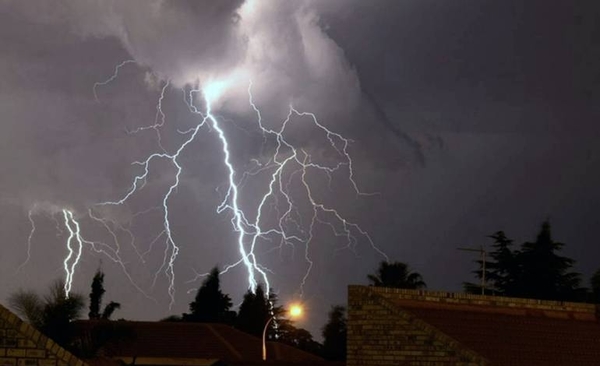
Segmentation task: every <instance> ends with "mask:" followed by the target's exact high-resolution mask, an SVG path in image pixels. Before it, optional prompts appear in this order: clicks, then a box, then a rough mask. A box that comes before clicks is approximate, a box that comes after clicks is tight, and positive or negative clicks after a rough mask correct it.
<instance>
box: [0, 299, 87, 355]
mask: <svg viewBox="0 0 600 366" xmlns="http://www.w3.org/2000/svg"><path fill="white" fill-rule="evenodd" d="M0 319H4V320H5V321H6V322H7V323H8V324H9V326H12V327H14V328H15V329H17V330H18V331H19V333H21V334H22V335H24V336H25V337H27V338H28V339H30V340H31V341H32V342H34V343H35V344H36V346H38V347H40V348H44V349H45V350H46V351H48V352H49V353H51V354H52V355H54V356H55V357H56V358H57V359H58V360H61V361H63V362H66V363H67V365H69V366H88V364H87V363H85V362H83V361H82V360H81V359H79V358H78V357H76V356H75V355H74V354H72V353H71V352H69V351H67V350H66V349H64V348H63V347H61V346H60V345H59V344H58V343H56V342H54V341H53V340H52V339H50V338H48V337H46V336H45V335H43V334H42V333H41V332H40V331H39V330H37V329H36V328H35V327H33V326H32V325H31V324H29V323H27V322H24V321H23V320H21V318H19V317H18V316H16V315H15V314H14V313H13V312H12V311H10V310H8V309H7V308H6V307H4V306H3V305H2V304H0Z"/></svg>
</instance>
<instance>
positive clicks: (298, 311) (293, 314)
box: [262, 304, 302, 361]
mask: <svg viewBox="0 0 600 366" xmlns="http://www.w3.org/2000/svg"><path fill="white" fill-rule="evenodd" d="M288 313H289V316H290V318H292V319H293V318H298V317H300V316H301V315H302V305H300V304H293V305H291V306H290V308H289V310H288ZM273 319H275V316H272V317H270V318H269V320H267V324H265V328H264V329H263V336H262V359H263V361H266V360H267V328H268V327H269V324H271V322H272V321H273Z"/></svg>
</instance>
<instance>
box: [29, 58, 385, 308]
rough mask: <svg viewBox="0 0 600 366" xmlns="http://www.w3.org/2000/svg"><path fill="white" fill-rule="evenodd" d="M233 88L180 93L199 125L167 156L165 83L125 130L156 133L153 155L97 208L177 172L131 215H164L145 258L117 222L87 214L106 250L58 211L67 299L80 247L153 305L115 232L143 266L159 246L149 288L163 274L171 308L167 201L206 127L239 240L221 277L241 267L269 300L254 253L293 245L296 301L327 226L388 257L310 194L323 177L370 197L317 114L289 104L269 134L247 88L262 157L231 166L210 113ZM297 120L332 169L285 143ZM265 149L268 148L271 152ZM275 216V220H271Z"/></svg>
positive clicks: (341, 141) (175, 248)
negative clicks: (150, 108)
mask: <svg viewBox="0 0 600 366" xmlns="http://www.w3.org/2000/svg"><path fill="white" fill-rule="evenodd" d="M129 63H135V61H133V60H126V61H123V62H121V63H120V64H118V65H117V66H116V67H115V70H114V73H113V75H112V76H111V77H110V78H108V79H106V80H105V81H102V82H97V83H95V84H94V87H93V92H94V97H95V99H96V100H98V97H97V89H98V87H101V86H105V85H108V84H109V83H110V82H112V81H113V80H115V79H116V78H117V77H118V74H119V70H120V69H121V68H122V67H124V66H125V65H127V64H129ZM230 86H231V83H228V82H225V81H223V80H221V81H214V82H211V83H206V84H204V85H202V88H190V89H189V91H186V90H185V89H183V91H184V102H185V104H186V105H187V107H188V108H189V110H190V112H191V113H192V114H194V115H196V116H198V119H197V120H196V122H195V124H194V125H193V127H191V128H189V129H187V130H185V131H180V130H178V132H179V133H180V135H181V136H183V138H182V140H181V141H180V142H179V143H178V144H177V145H176V146H175V148H174V149H171V151H169V150H168V149H167V148H165V146H163V144H162V138H161V132H160V130H161V128H162V127H163V126H164V125H165V121H166V116H165V113H164V112H163V109H162V105H163V101H164V98H165V94H166V92H167V90H169V87H170V81H166V82H165V83H164V84H163V86H162V88H161V92H160V96H159V98H158V101H157V105H156V114H155V118H154V122H153V124H151V125H148V126H143V127H139V128H136V129H134V130H131V131H127V133H128V134H137V133H141V132H143V131H148V130H154V131H155V133H156V135H157V140H158V151H157V152H155V153H151V154H150V155H148V156H146V157H145V159H143V160H138V161H134V162H133V163H132V166H135V167H138V168H139V170H138V172H137V173H135V174H134V176H133V179H132V183H131V185H130V187H129V188H128V189H127V190H126V191H125V192H124V193H123V195H122V196H121V197H120V198H118V199H116V200H112V201H105V202H100V203H97V204H96V207H109V206H121V205H125V204H127V203H128V201H129V200H130V199H131V198H132V197H133V196H134V195H136V194H138V193H140V192H141V191H142V190H143V188H144V187H145V185H146V182H147V180H148V177H149V175H150V173H151V171H153V169H155V167H156V165H157V164H158V163H159V161H162V162H165V161H166V162H167V163H169V164H170V165H171V166H172V167H173V168H174V173H173V175H172V176H171V181H170V182H169V183H168V185H167V186H166V187H165V188H164V190H163V192H162V193H161V196H160V203H159V204H158V205H157V206H156V207H152V208H150V209H148V210H146V211H142V212H140V213H137V214H135V215H134V217H135V216H137V215H140V214H142V213H145V212H148V211H150V210H155V209H157V208H158V209H160V210H161V213H162V215H161V217H162V230H161V231H160V233H158V235H157V236H156V237H155V238H154V239H153V240H152V241H151V242H150V244H149V246H148V249H147V250H146V251H145V252H143V253H142V252H140V251H139V250H138V248H137V246H136V245H135V236H134V234H133V233H132V232H131V230H129V228H126V227H124V226H122V225H120V224H118V223H117V222H116V221H112V220H109V219H107V218H105V217H102V216H99V215H98V214H97V213H94V211H92V209H89V211H88V216H89V218H90V219H91V220H92V221H93V222H95V223H98V224H100V225H101V226H102V227H103V228H104V230H105V231H106V232H107V233H108V235H109V236H110V237H111V238H112V242H113V244H112V245H109V244H106V243H102V242H94V241H88V240H85V239H84V238H83V237H82V235H81V232H80V225H79V222H78V221H77V220H76V219H75V217H74V214H73V212H72V211H70V210H68V209H63V210H62V214H63V219H64V226H65V227H66V229H67V231H68V233H69V237H68V239H67V242H66V246H67V250H68V255H67V256H66V258H65V259H64V269H65V273H66V281H65V293H66V294H67V296H68V294H69V293H70V291H71V288H72V282H73V277H74V275H75V270H76V267H77V265H78V263H79V261H80V258H81V256H82V248H83V245H84V244H85V245H88V246H90V248H91V249H92V250H93V251H94V252H96V253H101V254H103V255H105V256H107V257H108V258H109V259H111V260H112V261H113V262H115V263H118V264H119V265H120V266H121V267H122V269H123V272H124V273H125V274H126V276H127V277H128V279H129V280H130V282H131V283H132V284H134V286H135V287H136V289H138V290H139V291H140V292H141V293H143V294H144V295H145V296H146V297H148V298H150V299H152V300H154V301H156V300H155V299H153V298H152V297H150V296H149V295H148V294H147V293H146V292H145V291H144V290H143V289H142V288H141V287H139V286H138V285H137V284H136V283H135V281H134V280H133V278H132V276H131V275H130V274H129V272H128V270H127V268H126V267H125V264H124V261H123V259H122V257H121V245H120V243H119V240H118V235H117V233H116V232H115V230H121V231H122V232H124V233H126V234H127V235H128V236H129V237H130V245H131V246H132V247H133V248H134V251H135V253H136V254H137V256H138V258H139V259H140V261H141V262H142V263H145V257H146V256H147V255H148V254H149V253H150V252H151V251H152V250H153V247H154V246H155V244H156V243H159V242H164V251H163V260H162V264H161V266H160V268H158V270H156V272H155V273H154V282H153V286H154V284H155V283H156V281H157V278H158V276H160V275H161V273H162V274H164V275H165V277H166V278H167V281H168V289H167V293H168V296H169V298H170V303H169V308H171V307H172V306H173V305H174V303H175V293H176V289H175V283H176V281H175V274H176V273H175V264H176V261H177V257H178V255H179V252H180V247H179V245H178V244H177V241H176V234H175V233H174V232H173V230H172V223H171V211H172V209H171V207H170V202H171V199H172V198H173V196H174V194H175V193H176V192H177V189H178V187H179V185H180V179H181V174H182V172H183V170H184V166H183V165H182V164H181V161H180V158H181V156H182V154H183V153H184V152H185V151H187V150H188V148H189V147H190V146H191V145H192V143H193V142H194V141H195V140H196V138H197V136H198V135H199V134H200V131H201V130H202V129H203V128H204V127H206V129H207V130H208V132H209V133H213V134H214V135H215V137H216V139H217V140H218V141H219V143H220V156H221V162H222V164H223V167H224V168H225V170H226V177H225V182H226V183H225V191H224V192H223V196H224V197H223V199H222V200H221V203H220V204H219V205H218V206H217V208H216V212H217V214H223V213H228V214H229V215H231V225H232V230H233V232H234V233H236V238H235V244H236V246H237V250H238V254H239V258H238V259H237V260H235V261H233V262H232V263H231V264H228V265H226V266H225V267H224V269H223V270H222V271H221V273H226V272H228V271H229V270H230V269H232V268H234V267H237V266H244V267H245V269H246V273H247V281H248V288H249V289H250V290H251V291H253V292H254V291H255V290H256V287H257V286H258V284H259V283H262V284H264V286H265V293H266V294H269V293H270V290H271V284H270V281H269V274H272V273H273V272H272V271H271V270H270V269H268V268H267V267H265V266H264V265H262V264H261V263H260V261H259V258H258V257H259V256H258V248H259V247H261V246H262V244H263V243H265V242H273V240H274V239H277V240H278V241H279V245H273V246H272V247H271V249H269V250H267V252H269V251H271V250H277V249H278V248H279V249H282V248H283V246H284V245H285V246H290V247H292V248H293V249H294V250H295V248H296V246H297V245H302V246H303V249H304V250H303V255H304V260H305V261H306V263H307V267H306V271H305V274H304V276H303V277H302V280H301V283H300V284H299V289H298V291H299V294H300V296H303V293H304V287H305V285H306V281H307V279H308V278H309V276H310V273H311V270H312V267H313V265H314V261H313V260H312V258H311V246H312V245H313V241H314V232H315V227H316V226H317V225H324V226H327V227H329V228H330V229H331V231H332V233H333V235H334V236H336V237H339V238H345V242H346V244H345V247H344V248H347V249H350V250H354V248H355V247H356V246H357V245H358V244H359V243H360V242H367V243H368V244H369V245H370V246H371V248H372V249H373V250H374V251H375V252H377V253H378V254H379V255H381V256H383V257H384V258H385V259H386V260H387V259H388V257H387V255H386V254H385V253H384V252H383V251H381V250H380V249H379V248H378V247H377V246H376V245H375V243H374V242H373V240H372V238H371V237H370V236H369V234H368V233H367V232H366V231H364V230H363V229H362V228H361V227H360V226H359V225H358V224H356V223H354V222H351V221H349V220H347V219H346V218H345V217H344V216H343V215H342V214H341V213H340V212H339V211H338V210H336V209H335V208H334V207H330V206H329V205H328V204H326V203H325V202H324V201H321V200H320V199H319V197H318V195H316V194H315V193H314V187H313V186H312V185H311V181H310V179H309V178H308V177H309V175H313V174H323V175H325V176H326V177H327V180H328V182H329V188H330V189H331V182H332V181H333V179H335V177H337V176H339V175H343V176H344V177H345V179H347V180H348V181H349V182H350V183H349V184H350V186H351V187H352V189H353V190H354V191H355V193H356V195H357V196H364V195H371V194H372V193H364V192H362V191H361V190H360V189H359V187H358V184H357V183H356V181H355V178H354V167H353V161H352V158H351V156H350V154H349V152H348V150H349V147H350V145H351V143H352V142H353V141H352V140H350V139H348V138H345V137H344V136H342V135H341V134H339V133H337V132H334V131H332V130H330V129H329V128H327V127H325V125H324V124H322V123H321V122H320V121H319V120H318V118H317V117H316V115H315V114H314V113H311V112H305V111H299V110H298V109H296V108H295V107H294V106H293V105H290V106H289V109H288V113H287V116H286V117H285V119H284V120H283V121H281V122H280V123H279V124H278V127H274V128H269V127H266V126H265V124H264V123H263V117H262V114H261V111H260V108H259V106H258V104H257V103H256V102H255V100H254V96H253V94H252V82H250V83H249V84H248V88H247V95H248V105H249V107H250V108H251V110H252V111H253V112H254V114H255V117H256V118H255V119H254V122H255V124H256V126H255V127H253V128H255V130H256V132H258V133H260V134H261V135H262V138H263V146H262V151H261V156H262V158H260V159H259V158H253V159H251V160H250V163H251V164H249V165H251V167H250V169H249V170H247V171H242V170H241V169H240V171H239V172H238V169H237V168H236V167H235V166H234V164H233V159H232V157H233V156H232V151H231V149H230V145H231V144H230V141H229V139H228V136H227V134H226V129H224V126H223V123H224V120H222V118H220V117H217V116H216V115H215V114H214V111H213V104H214V103H215V102H216V101H217V100H218V99H219V98H220V97H221V96H222V95H223V94H224V93H225V92H226V91H227V90H228V88H229V87H230ZM196 100H199V101H201V102H202V103H201V105H202V106H203V107H200V106H197V105H196V103H195V101H196ZM297 121H299V122H298V123H304V124H305V125H306V126H309V127H310V128H313V129H315V130H316V131H317V132H318V133H320V134H321V136H322V137H323V138H324V139H325V140H324V141H327V143H328V147H327V148H328V149H330V150H331V151H332V152H334V156H335V157H334V158H332V159H330V160H333V162H332V161H330V160H328V162H327V163H319V159H316V158H314V157H313V156H312V155H311V153H310V151H309V149H307V148H303V147H299V146H296V145H295V143H294V142H293V139H291V138H290V136H291V134H292V132H290V131H289V126H290V125H291V124H293V123H295V122H297ZM288 135H290V136H288ZM269 143H271V144H270V145H269ZM269 149H270V150H269ZM267 151H270V152H267ZM162 164H164V163H162ZM258 176H263V177H266V178H267V182H268V183H267V185H266V189H265V192H264V193H263V194H262V196H259V197H260V200H259V202H258V204H257V205H256V207H254V208H252V207H246V208H242V206H241V204H240V202H241V196H242V193H243V192H242V188H243V187H244V185H245V183H246V182H247V181H248V180H250V179H252V178H255V177H258ZM292 192H293V193H292ZM297 200H302V202H303V203H304V204H308V207H309V214H308V215H306V214H305V213H303V212H302V210H301V209H300V208H299V207H298V205H297V204H296V201H297ZM273 212H274V213H275V217H273V215H272V213H273ZM31 214H32V213H31V211H30V214H29V218H30V221H31V223H32V231H31V233H30V236H29V240H28V244H29V247H30V246H31V238H32V236H33V233H34V231H35V225H34V222H33V219H32V217H31ZM273 218H274V219H275V220H273ZM29 247H28V248H29ZM28 258H29V249H28ZM194 272H195V271H194ZM195 273H196V277H195V278H194V279H192V280H190V281H188V282H194V281H196V280H197V279H198V278H201V277H203V276H205V275H206V274H205V273H202V274H199V273H198V272H195Z"/></svg>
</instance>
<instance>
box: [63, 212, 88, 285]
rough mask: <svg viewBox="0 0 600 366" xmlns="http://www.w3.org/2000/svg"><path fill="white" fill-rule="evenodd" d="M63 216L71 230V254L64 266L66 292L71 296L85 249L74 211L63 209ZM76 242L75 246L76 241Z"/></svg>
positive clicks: (66, 225) (68, 245)
mask: <svg viewBox="0 0 600 366" xmlns="http://www.w3.org/2000/svg"><path fill="white" fill-rule="evenodd" d="M62 212H63V216H64V219H65V227H66V228H67V230H68V231H69V238H68V239H67V250H68V251H69V254H68V255H67V257H66V258H65V261H64V267H65V272H66V276H65V277H66V278H65V294H66V296H67V297H69V293H70V292H71V287H72V286H73V276H74V275H75V268H76V267H77V264H78V263H79V259H80V258H81V252H82V250H83V240H82V239H81V235H80V230H79V223H78V222H77V221H76V220H75V218H74V217H73V213H72V212H71V211H69V210H67V209H63V211H62ZM73 242H75V246H74V243H73Z"/></svg>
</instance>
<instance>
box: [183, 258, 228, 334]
mask: <svg viewBox="0 0 600 366" xmlns="http://www.w3.org/2000/svg"><path fill="white" fill-rule="evenodd" d="M230 309H231V298H230V297H229V295H226V294H224V293H223V292H222V291H221V281H220V279H219V268H218V267H214V268H213V269H212V270H211V271H210V274H209V275H208V277H207V278H206V279H205V280H204V282H203V283H202V286H200V288H199V289H198V292H197V293H196V298H195V299H194V301H193V302H191V303H190V314H185V315H184V320H186V321H194V322H202V323H231V322H232V321H233V313H232V312H231V311H230Z"/></svg>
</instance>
